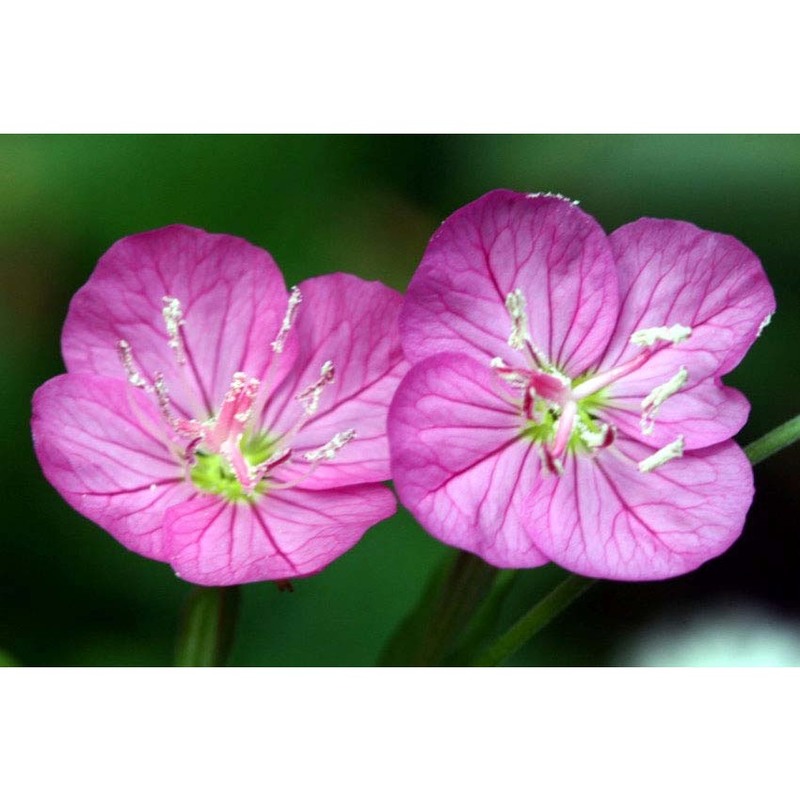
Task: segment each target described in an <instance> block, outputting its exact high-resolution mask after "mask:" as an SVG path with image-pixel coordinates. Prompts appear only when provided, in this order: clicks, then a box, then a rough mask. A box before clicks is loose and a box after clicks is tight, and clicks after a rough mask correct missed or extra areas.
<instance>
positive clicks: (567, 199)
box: [528, 192, 581, 206]
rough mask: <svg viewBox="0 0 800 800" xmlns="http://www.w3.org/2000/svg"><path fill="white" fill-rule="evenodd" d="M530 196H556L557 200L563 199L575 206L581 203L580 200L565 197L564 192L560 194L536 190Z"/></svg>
mask: <svg viewBox="0 0 800 800" xmlns="http://www.w3.org/2000/svg"><path fill="white" fill-rule="evenodd" d="M528 197H530V198H534V197H555V198H556V199H557V200H563V201H564V202H566V203H570V204H571V205H573V206H577V205H580V202H581V201H580V200H570V199H569V197H565V196H564V195H563V194H559V193H558V192H534V193H533V194H529V195H528Z"/></svg>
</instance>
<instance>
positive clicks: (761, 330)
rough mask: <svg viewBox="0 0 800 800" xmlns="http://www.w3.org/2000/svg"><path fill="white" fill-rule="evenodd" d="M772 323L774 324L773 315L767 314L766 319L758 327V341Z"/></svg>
mask: <svg viewBox="0 0 800 800" xmlns="http://www.w3.org/2000/svg"><path fill="white" fill-rule="evenodd" d="M770 322H772V314H767V316H766V317H764V319H762V320H761V324H760V325H759V326H758V332H757V333H756V339H758V337H759V336H761V334H762V333H763V332H764V328H766V327H767V325H769V323H770Z"/></svg>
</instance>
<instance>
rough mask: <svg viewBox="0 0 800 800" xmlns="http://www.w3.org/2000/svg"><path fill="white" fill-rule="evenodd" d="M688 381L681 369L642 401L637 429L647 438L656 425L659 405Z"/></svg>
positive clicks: (684, 369)
mask: <svg viewBox="0 0 800 800" xmlns="http://www.w3.org/2000/svg"><path fill="white" fill-rule="evenodd" d="M688 379H689V371H688V370H687V369H686V367H681V368H680V369H679V370H678V371H677V372H676V373H675V374H674V375H673V376H672V377H671V378H670V379H669V380H668V381H666V382H665V383H662V384H661V385H660V386H656V388H655V389H653V391H652V392H650V394H648V395H647V397H645V398H644V400H642V418H641V419H640V420H639V427H640V428H641V429H642V433H643V434H644V435H645V436H649V435H650V434H651V433H652V432H653V429H654V428H655V424H656V414H657V413H658V409H659V408H660V407H661V404H662V403H663V402H664V401H665V400H668V399H669V398H670V397H672V395H674V394H675V392H677V391H678V390H679V389H681V388H682V387H683V386H684V385H685V383H686V381H687V380H688Z"/></svg>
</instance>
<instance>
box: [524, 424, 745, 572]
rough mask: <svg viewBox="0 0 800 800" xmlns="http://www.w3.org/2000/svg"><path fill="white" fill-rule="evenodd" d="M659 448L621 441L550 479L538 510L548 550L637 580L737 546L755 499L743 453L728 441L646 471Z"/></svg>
mask: <svg viewBox="0 0 800 800" xmlns="http://www.w3.org/2000/svg"><path fill="white" fill-rule="evenodd" d="M652 453H653V449H652V448H649V447H646V446H644V445H642V444H640V443H639V442H635V441H632V440H629V439H624V438H620V439H618V440H617V443H616V444H615V445H614V446H612V447H610V448H608V449H607V450H603V451H599V452H598V454H597V455H596V457H595V458H594V459H589V458H583V457H580V458H574V457H573V458H570V459H568V460H567V463H566V464H565V471H564V474H563V475H562V476H561V477H559V478H551V479H549V480H547V481H542V482H540V483H539V484H538V485H537V487H536V491H534V492H533V494H532V495H531V496H530V498H529V503H528V509H529V512H530V514H531V522H532V525H533V526H534V528H535V530H536V531H537V535H536V537H535V538H536V543H537V545H538V546H539V547H540V548H541V549H542V551H543V552H545V553H547V555H549V556H550V557H551V558H552V559H553V560H554V561H555V562H556V563H558V564H560V565H561V566H562V567H565V568H566V569H569V570H572V571H573V572H578V573H580V574H582V575H589V576H593V577H599V578H610V579H613V580H632V581H633V580H654V579H659V578H669V577H672V576H674V575H681V574H683V573H685V572H689V571H691V570H693V569H696V568H697V567H699V566H700V565H701V564H702V563H703V562H705V561H708V559H710V558H714V557H715V556H718V555H719V554H720V553H722V552H724V551H725V550H727V549H728V548H729V547H730V546H731V545H732V544H733V542H734V541H735V540H736V539H737V538H738V536H739V534H740V533H741V531H742V526H743V525H744V519H745V515H746V513H747V509H748V508H749V507H750V503H751V501H752V498H753V471H752V468H751V467H750V464H749V462H748V461H747V458H746V457H745V455H744V453H743V452H742V450H741V449H740V448H739V447H738V446H737V445H736V444H734V443H733V442H731V441H728V442H723V443H722V444H718V445H714V446H712V447H708V448H705V449H703V450H695V451H693V452H691V453H686V454H685V455H684V456H683V458H677V459H674V460H672V461H668V462H667V463H665V464H663V465H662V466H660V467H657V468H656V469H655V470H654V471H652V472H647V473H642V472H640V471H639V469H638V467H637V462H639V461H641V460H643V459H644V458H646V457H647V456H649V455H651V454H652Z"/></svg>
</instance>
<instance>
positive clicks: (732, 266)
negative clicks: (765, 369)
mask: <svg viewBox="0 0 800 800" xmlns="http://www.w3.org/2000/svg"><path fill="white" fill-rule="evenodd" d="M609 240H610V242H611V247H612V249H613V251H614V256H615V258H616V260H617V266H618V268H619V275H620V295H621V297H622V304H621V307H620V315H619V322H618V324H617V328H616V330H615V332H614V336H613V338H612V340H611V342H610V343H609V345H608V349H607V351H606V353H605V355H604V356H603V358H602V360H601V363H600V370H601V371H603V370H605V369H609V368H611V367H613V366H615V365H617V364H620V363H624V362H625V361H628V360H629V359H632V358H633V357H634V356H636V355H638V354H639V353H640V352H641V348H640V347H638V346H636V345H634V344H631V343H630V336H631V334H632V333H634V332H635V331H637V330H642V329H646V328H656V327H661V326H672V325H675V324H680V325H684V326H688V327H691V328H692V335H691V336H690V338H689V339H687V340H686V341H684V342H681V343H679V344H675V345H672V346H670V347H667V348H664V349H663V350H661V351H660V352H658V353H656V354H655V355H654V356H653V357H652V358H651V359H650V360H649V361H648V362H647V363H646V364H645V365H644V366H643V367H642V368H641V369H640V370H638V371H637V372H634V373H632V374H631V375H630V376H628V377H627V378H625V379H623V380H621V381H619V385H618V386H615V390H616V391H619V390H621V389H622V387H624V385H625V383H626V382H629V381H642V380H647V381H649V382H650V384H651V388H652V387H653V386H655V385H657V384H658V383H659V382H661V381H663V380H666V379H667V378H669V377H670V376H671V375H673V374H675V372H676V371H677V370H678V369H679V368H680V367H681V366H685V367H686V368H687V369H688V372H689V376H690V379H691V380H692V381H693V382H694V383H698V382H699V381H701V380H704V379H705V378H707V377H709V376H716V377H719V376H721V375H724V374H726V373H727V372H730V371H731V370H732V369H733V368H734V367H735V366H736V365H737V364H738V363H739V362H740V361H741V359H742V358H743V356H744V354H745V353H746V352H747V350H748V349H749V348H750V346H751V345H752V344H753V342H754V341H755V339H756V336H757V335H758V333H759V332H760V330H761V326H762V324H763V323H764V322H765V321H766V320H767V318H768V317H769V315H770V314H772V312H773V311H774V310H775V296H774V294H773V292H772V287H771V286H770V284H769V281H768V280H767V276H766V275H765V274H764V270H763V268H762V266H761V262H760V261H759V260H758V258H757V257H756V255H755V254H754V253H753V252H752V251H750V250H749V249H748V248H746V247H745V246H744V245H743V244H742V243H741V242H739V241H738V240H736V239H734V238H733V237H732V236H725V235H723V234H719V233H709V232H708V231H704V230H701V229H700V228H697V227H696V226H694V225H692V224H691V223H689V222H678V221H675V220H663V219H662V220H659V219H640V220H637V221H636V222H632V223H630V224H629V225H624V226H623V227H621V228H619V229H618V230H616V231H614V233H612V234H611V236H610V237H609Z"/></svg>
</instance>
